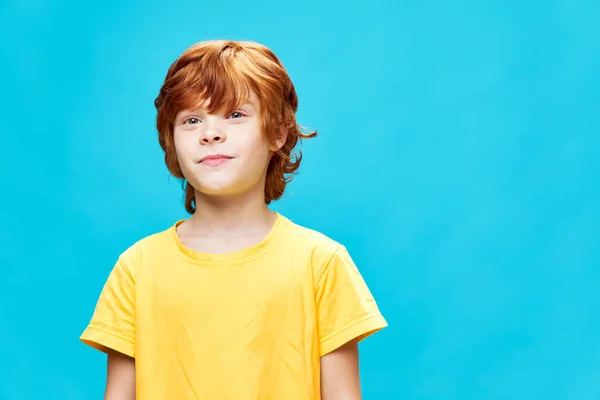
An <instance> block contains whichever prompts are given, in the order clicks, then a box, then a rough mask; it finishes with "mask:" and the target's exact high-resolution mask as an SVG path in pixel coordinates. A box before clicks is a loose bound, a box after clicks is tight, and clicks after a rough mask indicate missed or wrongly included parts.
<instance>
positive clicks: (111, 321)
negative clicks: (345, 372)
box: [80, 260, 135, 357]
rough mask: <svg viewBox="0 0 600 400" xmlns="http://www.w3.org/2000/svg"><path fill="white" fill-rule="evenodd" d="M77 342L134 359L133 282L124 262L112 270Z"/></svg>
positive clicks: (118, 263) (119, 262)
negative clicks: (89, 319) (110, 350)
mask: <svg viewBox="0 0 600 400" xmlns="http://www.w3.org/2000/svg"><path fill="white" fill-rule="evenodd" d="M80 339H81V341H82V342H83V343H85V344H87V345H89V346H92V347H93V348H95V349H98V350H100V351H103V352H107V351H108V350H109V349H112V350H116V351H118V352H120V353H123V354H126V355H128V356H130V357H134V355H135V354H134V353H135V352H134V347H135V346H134V343H135V283H134V276H133V273H132V271H131V270H129V269H128V268H127V267H126V265H125V263H123V262H122V261H121V260H119V261H118V262H117V263H116V265H115V266H114V268H113V269H112V271H111V273H110V275H109V277H108V279H107V281H106V283H105V284H104V288H103V289H102V292H101V293H100V297H99V299H98V302H97V304H96V308H95V310H94V313H93V316H92V319H91V321H90V323H89V325H88V326H87V328H86V329H85V331H84V332H83V334H82V335H81V338H80Z"/></svg>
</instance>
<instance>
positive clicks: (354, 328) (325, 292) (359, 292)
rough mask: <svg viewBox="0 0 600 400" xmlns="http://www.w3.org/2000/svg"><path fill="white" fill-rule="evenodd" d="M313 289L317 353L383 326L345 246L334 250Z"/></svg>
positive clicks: (376, 308)
mask: <svg viewBox="0 0 600 400" xmlns="http://www.w3.org/2000/svg"><path fill="white" fill-rule="evenodd" d="M315 290H316V293H315V300H316V304H317V319H318V330H319V353H320V354H319V355H320V356H321V357H322V356H324V355H325V354H327V353H330V352H332V351H333V350H335V349H337V348H338V347H340V346H342V345H344V344H345V343H347V342H349V341H351V340H353V339H357V340H359V341H360V340H363V339H365V338H366V337H367V336H370V335H371V334H373V333H375V332H377V331H379V330H381V329H383V328H385V327H386V326H387V322H386V321H385V319H384V317H383V316H382V314H381V312H380V311H379V308H378V306H377V304H376V302H375V299H374V298H373V295H372V294H371V292H370V290H369V288H368V287H367V284H366V283H365V281H364V279H363V277H362V276H361V274H360V272H359V271H358V268H357V267H356V265H355V264H354V262H353V260H352V258H351V257H350V255H349V254H348V251H347V250H346V248H345V247H343V246H342V247H340V248H338V250H337V251H336V252H335V254H334V255H333V257H332V258H331V260H330V261H329V263H328V265H327V266H326V268H325V269H324V272H323V273H322V275H321V277H320V278H319V280H318V281H317V284H316V289H315Z"/></svg>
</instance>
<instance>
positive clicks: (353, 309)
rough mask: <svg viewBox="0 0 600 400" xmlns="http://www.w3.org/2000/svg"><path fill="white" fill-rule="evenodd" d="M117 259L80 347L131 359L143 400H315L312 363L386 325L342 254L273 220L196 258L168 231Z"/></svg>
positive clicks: (316, 376)
mask: <svg viewBox="0 0 600 400" xmlns="http://www.w3.org/2000/svg"><path fill="white" fill-rule="evenodd" d="M181 222H183V221H177V223H175V224H174V225H173V226H171V227H170V228H169V229H167V230H165V231H162V232H159V233H156V234H154V235H151V236H148V237H146V238H144V239H142V240H140V241H139V242H137V243H136V244H134V245H133V246H131V247H130V248H129V249H127V250H126V251H125V252H123V254H121V256H120V257H119V259H118V261H117V263H116V265H115V266H114V269H113V270H112V272H111V273H110V275H109V277H108V280H107V282H106V284H105V286H104V289H103V290H102V293H101V294H100V298H99V300H98V303H97V305H96V309H95V311H94V314H93V317H92V319H91V322H90V324H89V325H88V327H87V328H86V329H85V331H84V332H83V334H82V336H81V340H82V341H83V342H84V343H86V344H88V345H90V346H93V347H94V348H97V349H99V350H102V351H106V350H107V348H111V349H114V350H117V351H119V352H121V353H124V354H127V355H129V356H131V357H134V358H135V363H136V391H137V398H138V399H141V400H153V399H156V400H187V399H209V400H220V399H227V400H237V399H239V400H250V399H252V400H254V399H257V400H258V399H265V400H272V399H273V400H295V399H298V400H308V399H314V400H317V399H319V398H320V360H319V358H320V357H321V356H323V355H325V354H327V353H329V352H331V351H333V350H335V349H336V348H338V347H340V346H341V345H343V344H344V343H346V342H348V341H349V340H351V339H354V338H358V339H360V340H362V339H364V338H365V337H367V336H368V335H370V334H372V333H374V332H376V331H378V330H380V329H382V328H384V327H385V326H387V323H386V321H385V319H384V318H383V316H382V315H381V313H380V312H379V310H378V307H377V304H376V303H375V301H374V299H373V296H372V295H371V293H370V291H369V289H368V288H367V286H366V284H365V282H364V280H363V278H362V277H361V275H360V273H359V271H358V270H357V268H356V266H355V264H354V263H353V261H352V259H351V258H350V256H349V255H348V252H347V251H346V249H345V247H343V246H342V245H340V244H338V243H337V242H335V241H333V240H331V239H329V238H327V237H326V236H324V235H322V234H320V233H318V232H316V231H313V230H310V229H307V228H304V227H301V226H300V225H297V224H295V223H293V222H292V221H290V220H289V219H287V218H285V217H284V216H282V215H280V214H277V220H276V222H275V225H274V226H273V228H272V229H271V232H270V233H269V234H268V236H267V237H266V238H265V239H264V240H263V241H262V242H260V243H258V244H257V245H255V246H252V247H250V248H247V249H244V250H241V251H237V252H234V253H229V254H205V253H199V252H197V251H194V250H192V249H191V248H188V247H186V246H184V245H183V244H182V243H181V241H180V240H179V237H178V235H177V232H176V227H177V226H178V225H179V224H180V223H181Z"/></svg>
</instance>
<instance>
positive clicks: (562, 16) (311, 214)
mask: <svg viewBox="0 0 600 400" xmlns="http://www.w3.org/2000/svg"><path fill="white" fill-rule="evenodd" d="M599 20H600V3H599V2H598V1H592V0H587V1H585V0H581V1H575V0H554V1H535V0H532V1H474V0H473V1H455V2H446V1H439V0H438V1H435V0H429V1H387V2H386V1H378V0H373V1H369V2H354V3H353V2H352V1H348V2H341V1H330V2H327V1H314V0H306V1H302V2H276V1H254V2H251V1H248V2H240V1H232V2H193V1H169V2H167V1H162V2H159V1H141V0H137V1H136V0H129V1H114V0H108V1H103V2H82V1H72V0H53V1H50V0H36V1H33V0H1V1H0V72H1V73H0V88H1V94H0V114H1V120H0V134H1V140H2V143H1V144H2V147H1V148H2V156H1V157H0V163H1V169H0V170H1V171H2V172H1V179H2V182H1V187H2V195H1V196H0V204H1V206H2V207H1V208H0V228H1V229H0V246H1V248H0V271H1V275H0V354H1V355H2V356H1V359H2V361H1V362H0V399H22V400H29V399H36V400H39V399H43V400H50V399H60V400H71V399H98V398H101V396H102V391H103V386H104V377H105V360H104V357H103V356H102V355H101V354H100V353H99V352H97V351H94V350H92V349H90V348H88V347H86V346H84V345H83V344H81V343H80V342H79V335H80V333H81V332H82V330H83V329H84V327H85V325H86V324H87V322H88V321H89V318H90V316H91V312H92V311H93V307H94V305H95V302H96V300H97V296H98V294H99V291H100V289H101V288H102V285H103V283H104V280H105V279H106V277H107V275H108V273H109V271H110V269H111V268H112V265H113V264H114V262H115V260H116V257H117V256H118V254H120V252H122V251H123V250H124V249H126V248H127V247H128V246H129V245H131V244H132V243H133V242H135V241H137V240H138V239H140V238H142V237H143V236H146V235H148V234H151V233H154V232H156V231H158V230H162V229H165V228H166V227H168V226H170V225H171V224H172V223H173V222H174V221H175V220H176V219H179V218H182V217H183V218H185V217H186V214H185V212H184V209H183V206H182V192H181V188H180V185H179V183H178V182H177V181H176V180H174V179H171V178H169V176H168V173H167V170H166V168H165V166H164V164H163V159H162V154H161V150H160V148H159V146H158V142H157V135H156V131H155V128H154V118H155V115H156V114H155V109H154V107H153V100H154V98H155V96H156V94H157V93H158V90H159V88H160V85H161V83H162V80H163V79H164V76H165V73H166V70H167V68H168V66H169V65H170V64H171V63H172V62H173V61H174V60H175V59H176V58H177V57H178V56H179V54H180V53H181V52H182V51H184V50H185V49H186V48H187V47H188V46H190V45H192V44H193V43H195V42H198V41H201V40H206V39H215V38H229V39H236V40H253V41H258V42H261V43H263V44H265V45H267V46H269V47H270V48H272V49H273V50H274V51H275V52H276V54H277V55H278V56H279V57H280V58H281V60H282V61H283V63H284V64H285V66H286V68H287V69H288V71H289V74H290V75H291V77H292V79H293V81H294V83H295V85H296V89H297V92H298V95H299V98H300V108H299V112H298V121H299V123H300V124H302V125H304V126H306V127H310V128H313V129H316V130H317V131H318V132H319V134H320V136H319V138H318V139H314V140H310V141H306V142H305V143H304V145H303V150H304V160H303V165H302V167H301V169H300V173H299V174H298V176H297V177H296V179H295V180H294V182H293V183H292V184H291V185H290V186H289V189H288V191H287V192H286V194H285V196H284V198H283V199H282V200H281V201H280V202H278V203H276V204H275V205H274V209H275V210H277V211H279V212H281V213H283V214H285V215H287V216H288V217H289V218H291V219H293V220H294V221H296V222H298V223H301V224H303V225H306V226H309V227H311V228H314V229H317V230H320V231H322V232H323V233H325V234H327V235H329V236H331V237H332V238H334V239H336V240H338V241H340V242H342V243H343V244H345V245H346V246H347V247H348V249H349V250H350V252H351V254H352V255H353V257H354V259H355V260H356V263H357V264H358V266H359V268H360V269H361V271H362V273H363V275H364V277H365V279H366V280H367V282H368V284H369V285H370V287H371V289H372V291H373V293H374V295H375V296H376V298H377V300H378V303H379V305H380V308H381V310H382V311H383V313H384V315H385V316H386V318H387V320H388V322H389V324H390V326H389V328H387V329H386V330H384V331H382V332H380V333H378V334H377V335H375V336H373V337H371V338H369V339H367V340H366V341H365V342H364V343H363V345H362V346H361V371H362V382H363V390H364V396H365V398H366V399H392V400H395V399H398V400H400V399H407V400H408V399H410V400H425V399H440V400H471V399H483V400H500V399H502V400H504V399H507V400H520V399H527V400H531V399H540V400H563V399H564V400H587V399H590V400H591V399H598V398H600V340H599V338H600V316H599V315H600V314H599V310H600V228H599V226H600V185H599V183H600V182H599V178H600V163H599V159H600V122H599V106H600V100H599V99H600V72H599V71H600V50H599V49H600V24H599V23H598V21H599Z"/></svg>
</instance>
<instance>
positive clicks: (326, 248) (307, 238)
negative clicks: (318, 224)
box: [286, 219, 346, 263]
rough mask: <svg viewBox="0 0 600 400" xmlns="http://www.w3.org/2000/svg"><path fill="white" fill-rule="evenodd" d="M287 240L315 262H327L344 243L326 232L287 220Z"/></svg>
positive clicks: (342, 247)
mask: <svg viewBox="0 0 600 400" xmlns="http://www.w3.org/2000/svg"><path fill="white" fill-rule="evenodd" d="M288 221H289V222H288V224H287V225H288V229H287V234H286V236H287V240H288V242H289V243H290V245H293V246H294V248H295V249H296V250H298V251H301V252H309V253H310V254H311V256H312V258H313V261H314V262H316V263H327V262H329V260H330V259H331V258H332V257H333V256H334V255H335V254H336V253H337V252H339V251H340V250H342V251H345V250H346V248H345V247H344V245H343V244H342V243H340V242H338V241H337V240H335V239H333V238H331V237H329V236H327V235H326V234H324V233H322V232H320V231H317V230H316V229H312V228H309V227H307V226H304V225H300V224H298V223H296V222H293V221H292V220H291V219H289V220H288Z"/></svg>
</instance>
